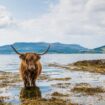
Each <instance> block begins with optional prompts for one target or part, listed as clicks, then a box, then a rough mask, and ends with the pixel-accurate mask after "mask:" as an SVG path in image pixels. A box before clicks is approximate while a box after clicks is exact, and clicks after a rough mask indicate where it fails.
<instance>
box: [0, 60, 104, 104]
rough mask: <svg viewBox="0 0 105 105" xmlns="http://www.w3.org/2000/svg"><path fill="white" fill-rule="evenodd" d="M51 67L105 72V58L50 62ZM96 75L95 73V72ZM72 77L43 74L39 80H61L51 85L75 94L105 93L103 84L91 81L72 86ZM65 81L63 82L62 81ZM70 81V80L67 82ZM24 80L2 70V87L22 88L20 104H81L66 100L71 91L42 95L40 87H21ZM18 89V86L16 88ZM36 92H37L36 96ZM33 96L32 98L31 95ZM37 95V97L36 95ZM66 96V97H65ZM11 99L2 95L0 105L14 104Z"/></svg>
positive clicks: (7, 89) (0, 82)
mask: <svg viewBox="0 0 105 105" xmlns="http://www.w3.org/2000/svg"><path fill="white" fill-rule="evenodd" d="M48 66H50V67H57V68H64V69H67V70H72V71H88V72H92V73H100V74H105V60H102V59H100V60H84V61H78V62H75V63H72V64H68V65H59V64H49V65H48ZM94 75H95V74H94ZM71 79H72V78H71V77H62V78H60V77H59V78H52V77H51V76H50V75H46V74H43V73H42V74H41V76H40V77H39V79H38V80H39V81H42V82H43V81H44V80H45V81H49V82H50V81H55V82H56V81H59V82H58V83H56V84H52V85H51V86H52V87H54V88H59V89H60V88H62V89H66V90H67V89H69V92H71V93H73V94H78V93H80V95H83V96H84V95H85V96H89V95H91V96H95V95H97V94H101V93H105V89H104V88H102V87H101V86H99V87H98V86H92V85H91V84H90V83H78V84H75V85H74V86H73V87H72V88H70V87H71V83H70V80H71ZM62 81H63V82H62ZM67 81H69V82H67ZM21 83H22V80H21V79H20V76H19V73H11V72H3V71H0V89H1V90H2V89H5V90H6V91H9V88H16V87H18V88H20V90H21V91H20V94H19V96H18V97H19V100H20V103H18V105H80V104H78V103H72V102H71V100H69V101H66V100H64V99H66V98H68V97H71V95H70V93H69V92H65V93H64V94H63V93H60V92H58V91H54V92H53V93H49V92H48V96H50V98H46V97H41V92H40V90H39V88H38V87H36V88H35V89H30V90H27V89H24V88H21V85H22V84H21ZM16 89H17V88H16ZM35 94H37V95H36V96H37V97H36V96H35ZM31 95H32V97H33V98H30V97H29V96H31ZM34 96H35V97H34ZM63 97H64V99H63ZM9 99H11V97H9V96H3V95H2V96H0V105H13V103H11V102H9V101H7V100H9ZM74 102H75V101H74Z"/></svg>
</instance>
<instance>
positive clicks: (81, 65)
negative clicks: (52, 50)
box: [48, 59, 105, 74]
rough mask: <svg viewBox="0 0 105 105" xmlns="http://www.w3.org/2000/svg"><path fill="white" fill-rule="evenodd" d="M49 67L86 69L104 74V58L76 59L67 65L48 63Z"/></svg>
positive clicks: (74, 69) (75, 69)
mask: <svg viewBox="0 0 105 105" xmlns="http://www.w3.org/2000/svg"><path fill="white" fill-rule="evenodd" d="M48 66H50V67H58V68H64V69H67V70H73V71H87V72H92V73H100V74H105V60H104V59H99V60H83V61H77V62H75V63H72V64H67V65H60V64H56V63H54V64H49V65H48Z"/></svg>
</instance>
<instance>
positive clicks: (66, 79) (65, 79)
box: [49, 77, 71, 81]
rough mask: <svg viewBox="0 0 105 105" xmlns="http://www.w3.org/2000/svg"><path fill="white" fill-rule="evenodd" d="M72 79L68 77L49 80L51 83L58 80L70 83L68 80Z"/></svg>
mask: <svg viewBox="0 0 105 105" xmlns="http://www.w3.org/2000/svg"><path fill="white" fill-rule="evenodd" d="M70 79H71V78H70V77H66V78H51V79H49V80H50V81H51V80H57V81H68V80H70Z"/></svg>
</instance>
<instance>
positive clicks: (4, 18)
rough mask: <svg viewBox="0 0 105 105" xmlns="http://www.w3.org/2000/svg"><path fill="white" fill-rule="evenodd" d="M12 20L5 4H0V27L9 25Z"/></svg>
mask: <svg viewBox="0 0 105 105" xmlns="http://www.w3.org/2000/svg"><path fill="white" fill-rule="evenodd" d="M13 23H14V20H13V18H12V16H11V14H10V12H9V11H8V10H7V8H6V7H5V6H1V5H0V28H5V27H7V26H11V25H12V24H13Z"/></svg>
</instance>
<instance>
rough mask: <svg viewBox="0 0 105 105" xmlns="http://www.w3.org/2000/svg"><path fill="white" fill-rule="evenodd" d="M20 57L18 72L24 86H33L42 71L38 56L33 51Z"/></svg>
mask: <svg viewBox="0 0 105 105" xmlns="http://www.w3.org/2000/svg"><path fill="white" fill-rule="evenodd" d="M20 58H21V59H22V62H21V67H20V73H21V77H22V79H23V81H24V86H25V87H34V86H35V82H36V79H37V77H38V76H39V75H40V73H41V71H42V65H41V63H40V61H39V59H40V56H39V55H37V54H35V53H26V54H23V55H20Z"/></svg>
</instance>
